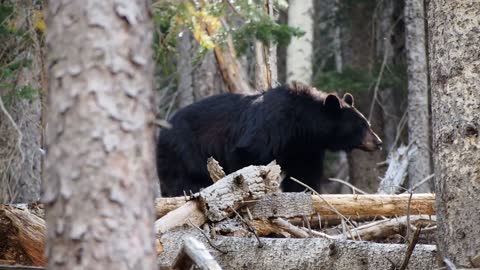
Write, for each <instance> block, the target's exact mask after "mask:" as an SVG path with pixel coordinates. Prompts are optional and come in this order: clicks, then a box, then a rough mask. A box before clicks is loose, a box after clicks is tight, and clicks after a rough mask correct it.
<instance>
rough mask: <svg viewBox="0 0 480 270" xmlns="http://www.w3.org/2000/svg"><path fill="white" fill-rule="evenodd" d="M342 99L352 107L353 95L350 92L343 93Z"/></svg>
mask: <svg viewBox="0 0 480 270" xmlns="http://www.w3.org/2000/svg"><path fill="white" fill-rule="evenodd" d="M343 101H345V103H347V104H348V105H350V106H352V107H353V96H352V94H350V93H345V95H343Z"/></svg>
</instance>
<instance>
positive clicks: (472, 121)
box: [428, 0, 480, 268]
mask: <svg viewBox="0 0 480 270" xmlns="http://www.w3.org/2000/svg"><path fill="white" fill-rule="evenodd" d="M479 16H480V5H479V3H478V2H471V1H447V0H430V2H429V8H428V22H429V24H428V31H429V36H430V40H429V62H430V78H431V91H432V124H433V126H432V131H433V149H434V151H433V158H434V171H435V191H436V194H437V206H438V216H437V219H438V230H439V232H438V246H439V251H440V252H441V255H442V258H445V259H448V260H450V261H451V262H453V263H454V264H456V265H457V267H467V268H468V267H480V265H478V263H477V264H476V265H474V264H473V263H472V262H473V260H472V258H473V257H474V256H477V257H478V253H479V251H480V238H479V237H478V235H479V234H480V227H479V226H478V220H480V211H478V202H479V201H480V192H479V191H480V170H479V168H480V167H479V166H480V135H479V130H480V113H479V110H480V91H479V87H478V82H479V81H480V72H479V70H480V55H479V53H478V52H479V51H480V35H479V34H478V18H479Z"/></svg>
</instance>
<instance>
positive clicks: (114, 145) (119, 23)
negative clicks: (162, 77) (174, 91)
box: [42, 0, 156, 269]
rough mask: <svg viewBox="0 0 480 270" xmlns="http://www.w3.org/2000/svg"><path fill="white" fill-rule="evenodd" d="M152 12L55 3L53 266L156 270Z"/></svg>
mask: <svg viewBox="0 0 480 270" xmlns="http://www.w3.org/2000/svg"><path fill="white" fill-rule="evenodd" d="M149 9H150V5H149V3H148V1H143V0H136V1H130V0H123V1H122V0H115V1H114V0H107V1H94V0H88V1H66V0H65V1H51V2H50V3H49V5H48V13H47V18H48V21H47V25H48V27H47V29H48V32H47V38H46V40H47V48H48V53H49V56H48V61H49V62H48V67H49V112H48V116H47V119H48V126H47V147H48V148H47V157H46V164H45V170H46V175H45V176H46V177H45V179H46V181H45V182H44V186H43V188H44V192H43V196H42V200H43V202H44V203H45V217H46V224H47V237H46V238H47V241H46V246H47V251H46V254H47V258H48V269H156V262H155V252H154V241H153V236H154V232H153V226H152V224H153V192H154V191H153V187H154V183H153V179H155V174H154V162H153V161H154V155H153V151H152V149H154V146H153V120H154V118H153V113H152V112H151V110H152V104H151V101H152V96H153V95H152V94H153V93H152V81H153V61H152V60H151V59H152V51H151V47H152V24H151V14H150V11H149Z"/></svg>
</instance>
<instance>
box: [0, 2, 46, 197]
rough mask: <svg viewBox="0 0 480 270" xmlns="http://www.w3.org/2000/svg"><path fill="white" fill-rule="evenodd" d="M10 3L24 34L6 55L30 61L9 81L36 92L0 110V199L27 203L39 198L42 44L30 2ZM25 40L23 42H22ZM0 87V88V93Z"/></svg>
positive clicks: (42, 81) (16, 22) (19, 27)
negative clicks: (27, 98) (29, 98)
mask: <svg viewBox="0 0 480 270" xmlns="http://www.w3.org/2000/svg"><path fill="white" fill-rule="evenodd" d="M12 4H13V5H14V8H15V10H16V13H15V14H16V16H15V18H13V22H14V25H15V27H18V31H24V32H25V33H27V34H25V35H28V36H25V37H23V36H22V37H18V38H16V39H15V41H14V45H13V46H15V47H16V48H15V49H13V50H11V51H12V52H13V53H16V54H17V55H14V56H7V57H6V58H7V59H10V57H13V58H14V59H15V60H26V61H31V64H30V65H29V66H27V67H23V68H22V69H21V70H20V71H19V73H18V75H17V76H16V78H15V80H16V81H15V82H12V84H14V85H15V86H16V87H17V88H18V89H21V88H23V87H31V88H33V89H35V90H36V91H37V94H36V95H34V96H33V98H32V100H26V99H24V98H15V99H14V100H13V102H12V104H11V105H10V106H9V107H8V108H5V110H1V111H0V130H1V132H0V137H3V138H2V139H0V156H1V157H2V158H0V203H1V202H3V203H11V202H14V203H15V202H24V203H27V202H33V201H38V199H39V198H40V182H41V169H42V165H41V161H42V152H41V151H42V150H41V148H42V126H41V115H42V113H41V112H42V106H41V95H42V94H43V91H42V87H43V83H44V78H43V59H42V56H43V55H42V49H43V48H42V46H41V43H42V41H41V38H40V36H39V35H37V33H36V32H35V26H34V23H35V22H34V17H35V16H34V12H35V7H34V4H33V3H30V2H29V1H12ZM25 40H27V41H25ZM25 42H27V45H25V44H23V43H25ZM17 48H18V51H17ZM7 61H8V60H7ZM12 62H13V61H12ZM3 91H4V89H0V96H2V94H4V93H2V92H3ZM14 91H15V90H14ZM14 95H16V93H14ZM0 102H1V101H0ZM4 105H5V104H4ZM7 114H9V115H10V116H11V118H10V116H9V115H7Z"/></svg>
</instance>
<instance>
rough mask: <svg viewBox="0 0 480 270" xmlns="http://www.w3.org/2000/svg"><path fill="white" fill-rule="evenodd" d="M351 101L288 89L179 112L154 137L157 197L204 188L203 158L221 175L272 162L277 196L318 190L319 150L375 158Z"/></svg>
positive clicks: (217, 99) (373, 142)
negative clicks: (279, 175) (277, 170)
mask: <svg viewBox="0 0 480 270" xmlns="http://www.w3.org/2000/svg"><path fill="white" fill-rule="evenodd" d="M353 105H354V102H353V96H352V95H351V94H348V93H347V94H345V95H344V96H343V98H339V97H338V96H337V95H336V94H327V93H323V92H320V91H318V90H317V89H315V88H312V87H309V86H306V85H301V84H297V83H292V84H289V85H285V86H279V87H276V88H273V89H270V90H268V91H265V92H263V93H261V94H258V95H239V94H220V95H216V96H212V97H209V98H206V99H204V100H202V101H199V102H197V103H194V104H192V105H189V106H187V107H185V108H183V109H181V110H179V111H178V112H177V113H176V114H175V115H174V116H173V117H172V118H171V119H170V124H171V125H172V127H171V128H170V129H164V130H162V131H161V132H160V135H159V138H158V142H157V172H158V176H159V179H160V187H161V191H162V196H178V195H182V194H183V191H184V190H185V191H187V192H188V191H190V190H191V191H193V192H197V191H199V190H200V189H201V188H204V187H207V186H209V185H211V184H212V180H211V179H210V177H209V174H208V171H207V166H206V163H207V159H208V158H209V157H214V158H215V159H216V160H217V161H218V162H219V163H220V165H221V166H222V167H223V168H224V170H225V172H226V173H227V174H228V173H232V172H234V171H236V170H238V169H240V168H243V167H246V166H248V165H265V164H268V163H269V162H271V161H272V160H274V159H275V160H276V161H277V163H278V164H279V165H280V166H281V168H282V170H283V171H284V172H285V173H286V176H287V178H286V179H285V180H283V183H282V189H283V190H284V191H301V190H304V189H305V188H304V187H302V186H300V185H299V184H297V183H295V182H293V181H291V180H288V178H289V177H295V178H296V179H299V180H300V181H302V182H304V183H305V184H307V185H309V186H311V187H312V188H314V189H316V190H318V189H319V185H320V180H321V178H322V173H323V159H324V154H325V150H332V151H338V150H345V151H350V150H352V149H354V148H359V149H362V150H365V151H375V150H377V149H379V148H380V146H381V144H382V141H381V140H380V139H379V137H378V136H377V135H376V134H375V133H374V132H373V131H372V129H371V127H370V123H369V122H368V120H367V119H366V118H365V117H364V116H363V115H362V114H361V113H360V112H359V111H358V110H357V109H355V107H354V106H353Z"/></svg>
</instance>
